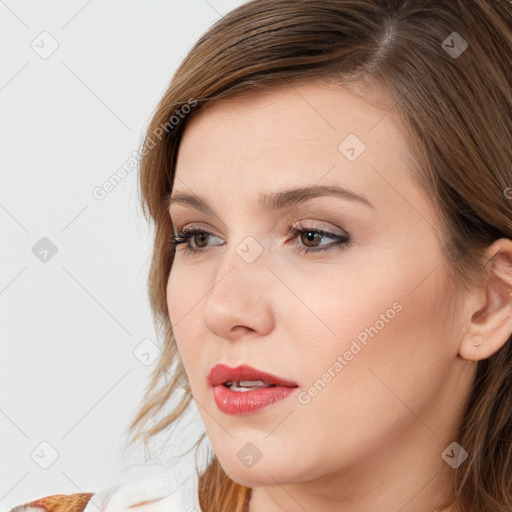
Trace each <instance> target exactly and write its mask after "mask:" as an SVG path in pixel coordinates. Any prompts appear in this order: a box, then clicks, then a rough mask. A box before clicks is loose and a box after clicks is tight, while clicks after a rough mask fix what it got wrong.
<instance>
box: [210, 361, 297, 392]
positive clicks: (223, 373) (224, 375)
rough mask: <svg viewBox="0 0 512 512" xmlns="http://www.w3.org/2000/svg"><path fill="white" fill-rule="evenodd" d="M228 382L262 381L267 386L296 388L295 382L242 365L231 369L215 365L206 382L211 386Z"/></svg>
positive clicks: (223, 365)
mask: <svg viewBox="0 0 512 512" xmlns="http://www.w3.org/2000/svg"><path fill="white" fill-rule="evenodd" d="M228 380H231V381H233V382H239V381H241V380H262V381H263V382H267V383H268V384H276V385H278V386H286V387H297V386H298V384H297V383H296V382H292V381H289V380H287V379H283V378H282V377H277V376H276V375H272V374H270V373H267V372H263V371H261V370H257V369H256V368H253V367H252V366H248V365H245V364H242V365H240V366H237V367H236V368H232V367H230V366H227V365H225V364H216V365H215V366H214V367H213V368H212V369H211V370H210V373H209V374H208V382H209V383H210V385H211V386H219V385H220V384H224V383H225V382H227V381H228Z"/></svg>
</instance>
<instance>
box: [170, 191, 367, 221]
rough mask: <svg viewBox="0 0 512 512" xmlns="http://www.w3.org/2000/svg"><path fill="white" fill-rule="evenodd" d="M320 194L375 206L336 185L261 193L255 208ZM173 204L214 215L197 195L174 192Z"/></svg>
mask: <svg viewBox="0 0 512 512" xmlns="http://www.w3.org/2000/svg"><path fill="white" fill-rule="evenodd" d="M322 196H335V197H339V198H341V199H345V200H348V201H358V202H361V203H363V204H365V205H366V206H369V207H370V208H374V209H375V206H374V205H373V204H372V203H371V202H370V201H369V200H368V199H367V198H366V197H364V196H362V195H359V194H357V193H356V192H353V191H352V190H349V189H346V188H343V187H339V186H336V185H331V186H328V185H327V186H310V187H300V188H294V189H289V190H283V191H281V192H274V193H272V194H261V195H260V196H259V198H258V202H257V208H258V210H260V211H262V212H264V211H275V210H281V209H283V208H287V207H292V206H295V205H297V204H300V203H304V202H305V201H308V200H310V199H313V198H315V197H322ZM173 204H183V205H188V206H191V207H193V208H195V209H196V210H199V211H202V212H204V213H206V214H211V215H215V212H214V211H213V210H212V208H211V207H210V206H209V205H208V202H207V201H206V200H205V199H203V198H202V197H200V196H198V195H194V194H188V193H186V192H175V193H174V194H172V195H171V196H170V197H169V207H170V206H171V205H173Z"/></svg>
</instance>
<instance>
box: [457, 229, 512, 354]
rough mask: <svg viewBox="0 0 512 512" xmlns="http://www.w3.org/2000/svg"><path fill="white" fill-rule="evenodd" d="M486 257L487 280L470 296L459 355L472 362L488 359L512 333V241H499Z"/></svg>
mask: <svg viewBox="0 0 512 512" xmlns="http://www.w3.org/2000/svg"><path fill="white" fill-rule="evenodd" d="M485 256H486V260H487V263H485V269H486V270H487V282H486V283H484V285H482V286H481V287H479V288H478V289H477V290H475V292H474V293H473V294H471V296H469V297H467V298H466V301H467V302H466V305H465V307H466V308H469V309H467V311H468V312H469V317H468V324H467V329H466V330H465V333H464V336H463V338H462V340H461V345H460V347H459V355H460V356H461V357H462V358H463V359H468V360H471V361H478V360H481V359H486V358H488V357H489V356H491V355H492V354H494V353H495V352H497V351H498V350H499V349H500V348H501V347H503V345H505V343H507V341H508V340H509V338H510V336H511V334H512V240H509V239H507V238H500V239H499V240H496V241H495V242H494V243H493V244H491V245H490V246H489V247H488V248H487V249H486V251H485Z"/></svg>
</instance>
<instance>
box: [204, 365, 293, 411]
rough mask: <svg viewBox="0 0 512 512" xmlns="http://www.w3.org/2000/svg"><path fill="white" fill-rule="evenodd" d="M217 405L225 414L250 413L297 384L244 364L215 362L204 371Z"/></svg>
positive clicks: (281, 397)
mask: <svg viewBox="0 0 512 512" xmlns="http://www.w3.org/2000/svg"><path fill="white" fill-rule="evenodd" d="M208 383H209V384H210V386H211V387H212V392H213V397H214V400H215V403H216V404H217V407H218V408H219V409H220V410H221V411H222V412H224V413H226V414H250V413H252V412H256V411H258V410H260V409H262V408H263V407H267V406H269V405H271V404H273V403H275V402H279V401H281V400H284V399H285V398H287V397H288V396H290V395H291V394H293V393H295V392H296V390H297V388H298V387H299V386H298V384H297V383H296V382H292V381H289V380H287V379H284V378H282V377H278V376H276V375H272V374H270V373H267V372H263V371H261V370H257V369H255V368H252V367H251V366H247V365H240V366H237V367H236V368H231V367H229V366H226V365H224V364H217V365H215V366H214V367H213V368H212V369H211V370H210V373H209V374H208Z"/></svg>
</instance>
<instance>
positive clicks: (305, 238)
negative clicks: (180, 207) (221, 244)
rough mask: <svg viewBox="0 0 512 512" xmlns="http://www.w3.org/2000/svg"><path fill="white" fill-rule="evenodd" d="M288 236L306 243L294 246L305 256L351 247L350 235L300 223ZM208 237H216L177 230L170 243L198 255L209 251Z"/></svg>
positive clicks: (202, 230) (202, 232)
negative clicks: (311, 253) (330, 241)
mask: <svg viewBox="0 0 512 512" xmlns="http://www.w3.org/2000/svg"><path fill="white" fill-rule="evenodd" d="M288 234H290V235H295V236H296V237H298V238H299V241H300V242H301V243H304V245H303V246H301V245H299V244H294V245H295V246H296V247H297V248H298V250H299V251H300V252H302V253H304V254H305V253H310V252H327V251H330V250H332V249H335V248H337V249H345V248H347V247H348V246H349V245H350V236H349V235H348V234H344V233H334V232H331V231H326V230H323V229H319V228H317V227H314V226H311V227H307V226H303V225H302V224H300V223H299V224H298V225H297V227H295V226H292V227H290V229H289V231H288ZM208 237H215V235H213V233H210V232H209V231H206V230H204V229H198V228H185V229H177V230H176V232H175V234H174V236H173V237H172V238H171V241H170V243H171V245H172V246H173V247H174V248H175V249H176V247H178V246H179V245H181V244H183V245H184V246H185V248H184V250H185V252H186V253H189V254H198V253H201V252H206V251H208V250H209V249H208V246H207V241H208ZM215 238H218V237H215ZM322 238H329V239H331V240H334V241H335V242H334V243H331V244H328V245H320V244H319V242H321V239H322ZM191 241H192V242H194V244H191ZM196 242H198V243H196Z"/></svg>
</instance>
